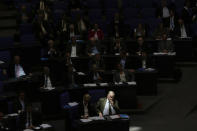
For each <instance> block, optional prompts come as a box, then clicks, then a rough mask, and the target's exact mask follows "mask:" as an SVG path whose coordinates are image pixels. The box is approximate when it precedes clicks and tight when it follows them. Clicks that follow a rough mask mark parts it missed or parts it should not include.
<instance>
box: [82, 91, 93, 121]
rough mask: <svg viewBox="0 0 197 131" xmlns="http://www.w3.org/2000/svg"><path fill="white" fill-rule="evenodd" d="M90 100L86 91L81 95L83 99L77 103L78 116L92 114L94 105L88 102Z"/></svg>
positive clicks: (84, 116) (85, 117) (83, 116)
mask: <svg viewBox="0 0 197 131" xmlns="http://www.w3.org/2000/svg"><path fill="white" fill-rule="evenodd" d="M90 100H91V96H90V95H89V94H88V93H86V94H84V95H83V101H82V102H81V103H80V104H79V111H80V117H81V118H83V119H87V118H88V117H90V116H93V115H94V107H93V105H92V104H91V103H90Z"/></svg>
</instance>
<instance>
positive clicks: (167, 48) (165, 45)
mask: <svg viewBox="0 0 197 131" xmlns="http://www.w3.org/2000/svg"><path fill="white" fill-rule="evenodd" d="M158 52H164V53H168V52H173V43H172V41H171V40H167V34H166V33H163V35H162V40H161V41H160V42H159V44H158Z"/></svg>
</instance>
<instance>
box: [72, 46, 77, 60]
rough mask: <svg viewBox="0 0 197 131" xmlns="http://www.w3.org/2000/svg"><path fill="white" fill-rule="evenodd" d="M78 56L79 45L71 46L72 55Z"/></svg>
mask: <svg viewBox="0 0 197 131" xmlns="http://www.w3.org/2000/svg"><path fill="white" fill-rule="evenodd" d="M76 56H77V47H76V45H72V47H71V57H76Z"/></svg>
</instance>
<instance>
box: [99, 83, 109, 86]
mask: <svg viewBox="0 0 197 131" xmlns="http://www.w3.org/2000/svg"><path fill="white" fill-rule="evenodd" d="M100 86H108V83H100Z"/></svg>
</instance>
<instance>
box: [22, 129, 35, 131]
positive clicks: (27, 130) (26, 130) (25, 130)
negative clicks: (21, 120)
mask: <svg viewBox="0 0 197 131" xmlns="http://www.w3.org/2000/svg"><path fill="white" fill-rule="evenodd" d="M23 131H34V130H32V129H24V130H23Z"/></svg>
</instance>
